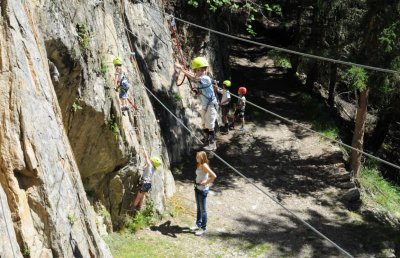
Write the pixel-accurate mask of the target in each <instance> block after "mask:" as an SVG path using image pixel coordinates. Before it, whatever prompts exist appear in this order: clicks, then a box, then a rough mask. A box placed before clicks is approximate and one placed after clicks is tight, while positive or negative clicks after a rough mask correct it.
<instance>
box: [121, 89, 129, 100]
mask: <svg viewBox="0 0 400 258" xmlns="http://www.w3.org/2000/svg"><path fill="white" fill-rule="evenodd" d="M119 98H120V99H127V98H128V91H125V90H123V89H121V90H120V91H119Z"/></svg>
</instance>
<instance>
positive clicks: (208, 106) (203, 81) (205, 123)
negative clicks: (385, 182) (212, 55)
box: [176, 56, 218, 151]
mask: <svg viewBox="0 0 400 258" xmlns="http://www.w3.org/2000/svg"><path fill="white" fill-rule="evenodd" d="M208 67H209V64H208V61H207V59H205V58H204V57H201V56H200V57H196V58H194V59H193V60H192V70H193V71H194V74H193V73H192V72H189V71H187V70H185V69H184V68H183V67H182V65H180V64H177V65H176V68H177V69H181V70H182V72H183V73H184V74H186V76H187V77H188V78H189V79H191V80H194V81H196V82H198V85H197V90H198V92H199V94H200V95H199V96H200V100H201V107H202V109H201V112H200V113H201V121H202V128H203V131H204V133H206V134H207V135H208V142H209V144H208V145H207V146H205V147H204V150H208V151H214V150H216V149H217V145H216V139H215V131H214V127H215V122H216V120H217V116H218V113H217V107H218V101H217V97H216V96H215V93H214V87H213V84H212V80H211V78H210V77H209V76H208V75H207V69H208Z"/></svg>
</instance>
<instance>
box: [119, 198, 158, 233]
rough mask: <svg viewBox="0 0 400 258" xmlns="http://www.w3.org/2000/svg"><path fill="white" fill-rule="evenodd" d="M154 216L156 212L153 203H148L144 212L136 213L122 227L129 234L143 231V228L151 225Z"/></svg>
mask: <svg viewBox="0 0 400 258" xmlns="http://www.w3.org/2000/svg"><path fill="white" fill-rule="evenodd" d="M155 214H156V210H155V207H154V203H153V202H152V201H148V202H147V203H146V207H145V208H144V210H142V211H140V212H138V213H136V214H135V216H134V217H133V218H132V219H131V220H130V221H128V222H127V223H126V224H125V225H124V226H125V227H126V228H127V229H129V230H130V231H131V232H136V231H138V230H139V229H143V228H144V227H146V226H148V225H151V224H152V222H153V220H154V216H155Z"/></svg>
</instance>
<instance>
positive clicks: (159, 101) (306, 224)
mask: <svg viewBox="0 0 400 258" xmlns="http://www.w3.org/2000/svg"><path fill="white" fill-rule="evenodd" d="M143 87H144V88H145V90H147V92H148V93H149V94H150V95H151V96H152V97H153V98H154V99H155V100H157V102H158V103H160V105H161V106H162V107H164V109H165V110H166V111H167V112H168V113H170V114H171V115H172V116H173V117H174V118H175V119H176V120H177V121H178V123H180V124H181V125H182V127H183V128H185V129H186V130H187V131H188V132H189V134H190V135H191V136H192V137H193V138H194V139H196V140H197V141H198V142H199V143H201V144H203V142H202V141H201V140H200V139H199V138H198V137H197V136H196V135H195V134H194V133H193V132H192V131H191V130H190V129H189V128H188V127H187V126H186V125H185V124H184V123H183V121H182V120H181V119H179V118H178V117H177V116H176V115H175V114H174V113H173V112H172V111H171V110H169V108H168V107H167V106H166V105H165V104H164V103H163V102H162V101H161V100H160V99H158V98H157V96H156V95H155V94H154V93H153V92H152V91H151V90H150V89H148V88H147V87H146V86H145V85H143ZM210 152H211V153H212V154H213V155H214V156H215V157H217V158H218V159H219V160H220V161H221V162H222V163H224V164H225V165H226V166H228V167H229V168H230V169H232V170H233V171H234V172H235V173H237V174H238V175H240V176H241V177H242V178H243V179H245V180H246V181H247V182H248V183H250V184H251V185H252V186H254V187H255V188H256V189H257V190H259V191H261V192H262V193H263V194H264V195H266V196H267V197H268V198H269V199H271V200H272V201H273V202H275V203H276V204H278V205H279V206H280V207H282V208H283V209H284V210H285V211H287V212H288V213H290V214H291V215H292V216H293V217H295V218H296V219H297V220H299V221H300V222H301V223H303V224H304V225H305V226H306V227H308V228H309V229H311V230H312V231H314V232H315V233H316V234H317V235H319V236H320V237H322V238H323V239H325V240H327V241H328V242H329V243H331V244H332V245H333V246H334V247H335V248H337V249H338V250H339V251H341V252H342V253H344V254H345V255H347V256H348V257H353V256H352V255H351V254H350V253H348V252H347V251H346V250H344V249H343V248H342V247H340V246H339V245H338V244H336V243H335V242H333V241H332V240H331V239H329V238H328V237H327V236H325V235H324V234H323V233H321V232H320V231H318V230H317V229H316V228H314V227H313V226H312V225H311V224H309V223H308V222H306V221H305V220H303V219H302V218H300V217H299V216H298V215H297V214H296V213H294V212H293V211H291V210H290V209H289V208H287V207H286V206H284V205H283V204H282V203H280V202H279V201H278V200H277V199H276V198H275V197H273V196H272V195H270V194H269V193H267V192H266V191H265V190H264V189H262V188H261V187H259V186H257V185H256V184H255V183H254V182H253V181H252V180H251V179H250V178H248V177H246V176H245V175H244V174H243V173H241V172H240V171H239V170H237V169H236V168H234V167H233V166H232V165H230V164H229V163H228V162H226V161H225V160H224V159H223V158H221V157H220V156H219V155H217V154H216V153H215V152H213V151H210Z"/></svg>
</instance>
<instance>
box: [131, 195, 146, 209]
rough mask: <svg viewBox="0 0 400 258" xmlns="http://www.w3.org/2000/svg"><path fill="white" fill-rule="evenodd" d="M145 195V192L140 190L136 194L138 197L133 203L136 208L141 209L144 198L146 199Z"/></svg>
mask: <svg viewBox="0 0 400 258" xmlns="http://www.w3.org/2000/svg"><path fill="white" fill-rule="evenodd" d="M144 195H145V193H143V192H141V191H139V192H138V193H137V195H136V199H135V201H134V203H133V206H134V207H135V209H137V210H140V208H141V207H142V203H143V199H144Z"/></svg>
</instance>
